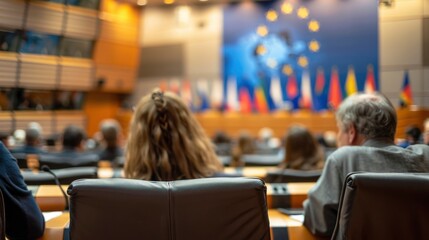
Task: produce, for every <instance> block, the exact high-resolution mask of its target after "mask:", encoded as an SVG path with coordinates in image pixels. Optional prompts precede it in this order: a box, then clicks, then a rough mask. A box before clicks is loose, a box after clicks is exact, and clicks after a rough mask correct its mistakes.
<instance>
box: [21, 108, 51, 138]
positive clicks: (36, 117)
mask: <svg viewBox="0 0 429 240" xmlns="http://www.w3.org/2000/svg"><path fill="white" fill-rule="evenodd" d="M30 122H38V123H39V124H40V125H41V126H42V135H43V137H45V138H46V137H48V136H51V135H52V134H54V133H55V129H54V126H55V125H54V122H53V114H52V112H51V111H18V112H15V129H23V130H25V129H27V127H28V123H30Z"/></svg>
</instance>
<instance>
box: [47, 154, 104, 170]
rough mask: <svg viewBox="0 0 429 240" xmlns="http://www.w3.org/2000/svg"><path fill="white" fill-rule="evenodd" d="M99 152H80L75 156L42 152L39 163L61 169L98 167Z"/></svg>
mask: <svg viewBox="0 0 429 240" xmlns="http://www.w3.org/2000/svg"><path fill="white" fill-rule="evenodd" d="M98 160H99V158H98V155H97V154H79V155H75V156H65V155H61V154H40V155H39V165H40V167H42V166H43V165H46V166H48V167H49V168H50V169H61V168H71V167H97V166H98Z"/></svg>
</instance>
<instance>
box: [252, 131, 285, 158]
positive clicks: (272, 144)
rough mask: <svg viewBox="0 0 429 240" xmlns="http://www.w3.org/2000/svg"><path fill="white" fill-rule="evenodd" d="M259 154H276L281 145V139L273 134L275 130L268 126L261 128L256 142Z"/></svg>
mask: <svg viewBox="0 0 429 240" xmlns="http://www.w3.org/2000/svg"><path fill="white" fill-rule="evenodd" d="M256 147H257V150H256V152H257V154H276V153H277V152H278V150H279V147H280V140H279V139H278V138H275V137H274V136H273V130H272V129H271V128H268V127H264V128H261V129H260V130H259V132H258V139H257V142H256Z"/></svg>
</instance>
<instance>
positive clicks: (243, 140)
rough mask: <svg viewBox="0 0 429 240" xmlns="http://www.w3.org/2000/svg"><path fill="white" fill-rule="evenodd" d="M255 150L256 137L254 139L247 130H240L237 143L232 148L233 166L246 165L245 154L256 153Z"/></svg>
mask: <svg viewBox="0 0 429 240" xmlns="http://www.w3.org/2000/svg"><path fill="white" fill-rule="evenodd" d="M255 152H256V144H255V139H253V137H252V136H251V135H250V134H249V133H248V132H247V131H242V132H240V134H239V136H238V139H237V143H236V144H235V145H234V148H233V150H232V161H231V167H238V168H240V167H244V165H245V162H244V161H243V155H245V154H255Z"/></svg>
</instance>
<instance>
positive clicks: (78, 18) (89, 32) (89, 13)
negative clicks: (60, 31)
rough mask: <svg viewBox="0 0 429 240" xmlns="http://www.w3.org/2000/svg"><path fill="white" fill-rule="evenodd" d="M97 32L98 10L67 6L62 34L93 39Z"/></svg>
mask: <svg viewBox="0 0 429 240" xmlns="http://www.w3.org/2000/svg"><path fill="white" fill-rule="evenodd" d="M97 33H98V12H97V11H95V10H87V9H82V8H76V7H71V6H68V7H67V19H66V27H65V30H64V35H65V36H68V37H76V38H79V39H89V40H92V39H95V38H96V37H97Z"/></svg>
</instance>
